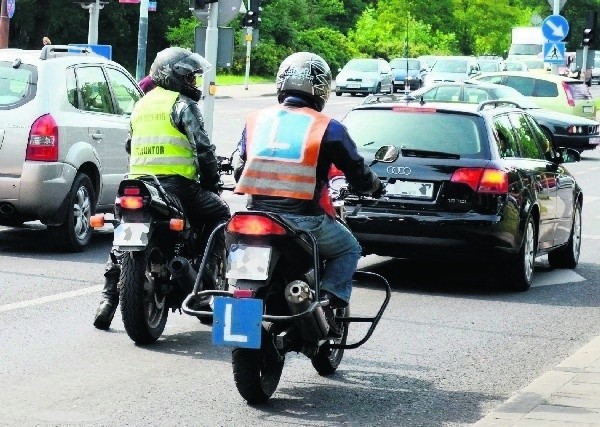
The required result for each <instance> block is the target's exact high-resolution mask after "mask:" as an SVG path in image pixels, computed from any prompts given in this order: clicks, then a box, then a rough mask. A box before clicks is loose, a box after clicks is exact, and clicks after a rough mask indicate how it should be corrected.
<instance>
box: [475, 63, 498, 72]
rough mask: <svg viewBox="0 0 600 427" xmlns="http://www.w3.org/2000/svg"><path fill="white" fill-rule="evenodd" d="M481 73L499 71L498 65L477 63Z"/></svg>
mask: <svg viewBox="0 0 600 427" xmlns="http://www.w3.org/2000/svg"><path fill="white" fill-rule="evenodd" d="M479 69H480V70H481V71H499V70H500V63H499V62H497V61H479Z"/></svg>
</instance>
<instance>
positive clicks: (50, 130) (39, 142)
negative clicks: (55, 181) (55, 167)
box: [25, 114, 58, 162]
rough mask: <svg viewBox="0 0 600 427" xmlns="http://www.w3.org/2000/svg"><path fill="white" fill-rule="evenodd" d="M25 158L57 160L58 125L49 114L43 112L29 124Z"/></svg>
mask: <svg viewBox="0 0 600 427" xmlns="http://www.w3.org/2000/svg"><path fill="white" fill-rule="evenodd" d="M25 160H31V161H36V162H56V161H57V160H58V127H57V126H56V121H54V118H53V117H52V116H51V115H50V114H44V115H43V116H41V117H39V118H38V119H37V120H36V121H35V122H33V125H31V131H30V132H29V141H28V142H27V153H26V156H25Z"/></svg>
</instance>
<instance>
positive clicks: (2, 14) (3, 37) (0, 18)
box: [0, 0, 10, 49]
mask: <svg viewBox="0 0 600 427" xmlns="http://www.w3.org/2000/svg"><path fill="white" fill-rule="evenodd" d="M9 24H10V19H9V18H8V7H7V5H6V0H1V3H0V49H5V48H7V47H8V28H9Z"/></svg>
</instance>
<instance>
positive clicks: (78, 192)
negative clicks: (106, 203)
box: [48, 174, 96, 252]
mask: <svg viewBox="0 0 600 427" xmlns="http://www.w3.org/2000/svg"><path fill="white" fill-rule="evenodd" d="M67 203H68V206H69V208H68V210H67V217H66V219H65V222H64V223H63V224H62V225H59V226H51V227H48V232H49V233H50V238H51V239H52V241H54V242H56V243H57V244H58V245H59V246H60V247H61V248H63V249H65V250H69V251H73V252H81V251H82V250H83V249H84V248H85V246H86V245H87V244H88V243H89V242H90V239H91V238H92V231H93V229H92V227H91V226H90V217H91V216H92V215H93V214H94V207H95V206H96V193H95V192H94V187H93V185H92V181H91V180H90V178H89V177H88V176H87V175H85V174H78V175H77V176H76V177H75V181H73V186H72V187H71V191H70V193H69V195H68V197H67Z"/></svg>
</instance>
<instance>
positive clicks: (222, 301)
mask: <svg viewBox="0 0 600 427" xmlns="http://www.w3.org/2000/svg"><path fill="white" fill-rule="evenodd" d="M262 314H263V302H262V300H260V299H254V298H231V297H215V299H214V306H213V334H212V337H213V344H214V345H219V346H227V347H242V348H254V349H258V348H260V339H261V333H262Z"/></svg>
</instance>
